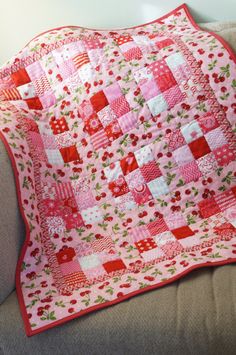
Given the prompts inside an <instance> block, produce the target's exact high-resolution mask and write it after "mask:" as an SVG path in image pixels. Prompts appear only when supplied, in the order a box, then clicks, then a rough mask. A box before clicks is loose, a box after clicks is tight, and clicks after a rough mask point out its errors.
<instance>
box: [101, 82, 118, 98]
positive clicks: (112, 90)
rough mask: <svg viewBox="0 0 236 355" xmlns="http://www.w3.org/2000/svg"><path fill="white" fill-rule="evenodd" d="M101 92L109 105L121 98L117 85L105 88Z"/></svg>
mask: <svg viewBox="0 0 236 355" xmlns="http://www.w3.org/2000/svg"><path fill="white" fill-rule="evenodd" d="M103 91H104V93H105V95H106V98H107V100H108V102H109V103H111V102H112V101H114V100H116V99H118V98H119V97H121V96H122V91H121V88H120V85H119V84H118V83H114V84H111V85H109V86H107V87H106V88H105V89H103Z"/></svg>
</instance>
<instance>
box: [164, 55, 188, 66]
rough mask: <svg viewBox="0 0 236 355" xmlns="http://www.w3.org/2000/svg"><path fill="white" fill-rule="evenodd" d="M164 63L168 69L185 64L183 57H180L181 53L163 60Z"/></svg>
mask: <svg viewBox="0 0 236 355" xmlns="http://www.w3.org/2000/svg"><path fill="white" fill-rule="evenodd" d="M165 61H166V63H167V65H168V66H169V67H170V69H175V68H176V67H178V66H179V65H181V64H185V60H184V57H183V56H182V54H181V53H174V54H171V55H169V56H168V57H167V58H166V59H165Z"/></svg>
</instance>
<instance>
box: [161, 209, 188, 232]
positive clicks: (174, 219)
mask: <svg viewBox="0 0 236 355" xmlns="http://www.w3.org/2000/svg"><path fill="white" fill-rule="evenodd" d="M166 224H167V225H168V229H170V230H171V229H176V228H179V227H182V226H184V225H185V224H186V220H185V219H184V217H183V215H182V213H181V212H174V213H172V214H170V215H169V216H168V218H167V219H166Z"/></svg>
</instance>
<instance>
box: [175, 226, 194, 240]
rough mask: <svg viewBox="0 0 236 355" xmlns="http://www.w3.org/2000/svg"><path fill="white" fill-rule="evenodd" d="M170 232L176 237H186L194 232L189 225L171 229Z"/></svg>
mask: <svg viewBox="0 0 236 355" xmlns="http://www.w3.org/2000/svg"><path fill="white" fill-rule="evenodd" d="M171 232H172V233H173V234H174V236H175V238H177V239H182V238H187V237H190V236H192V235H194V232H193V231H192V229H191V228H189V226H183V227H179V228H176V229H172V230H171Z"/></svg>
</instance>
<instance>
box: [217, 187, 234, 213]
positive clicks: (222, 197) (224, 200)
mask: <svg viewBox="0 0 236 355" xmlns="http://www.w3.org/2000/svg"><path fill="white" fill-rule="evenodd" d="M215 201H216V202H217V204H218V206H219V207H220V209H221V211H225V210H227V209H228V208H230V207H233V206H235V205H236V200H235V196H234V194H233V192H232V191H231V190H229V191H225V192H222V193H221V194H219V195H216V196H215Z"/></svg>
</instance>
